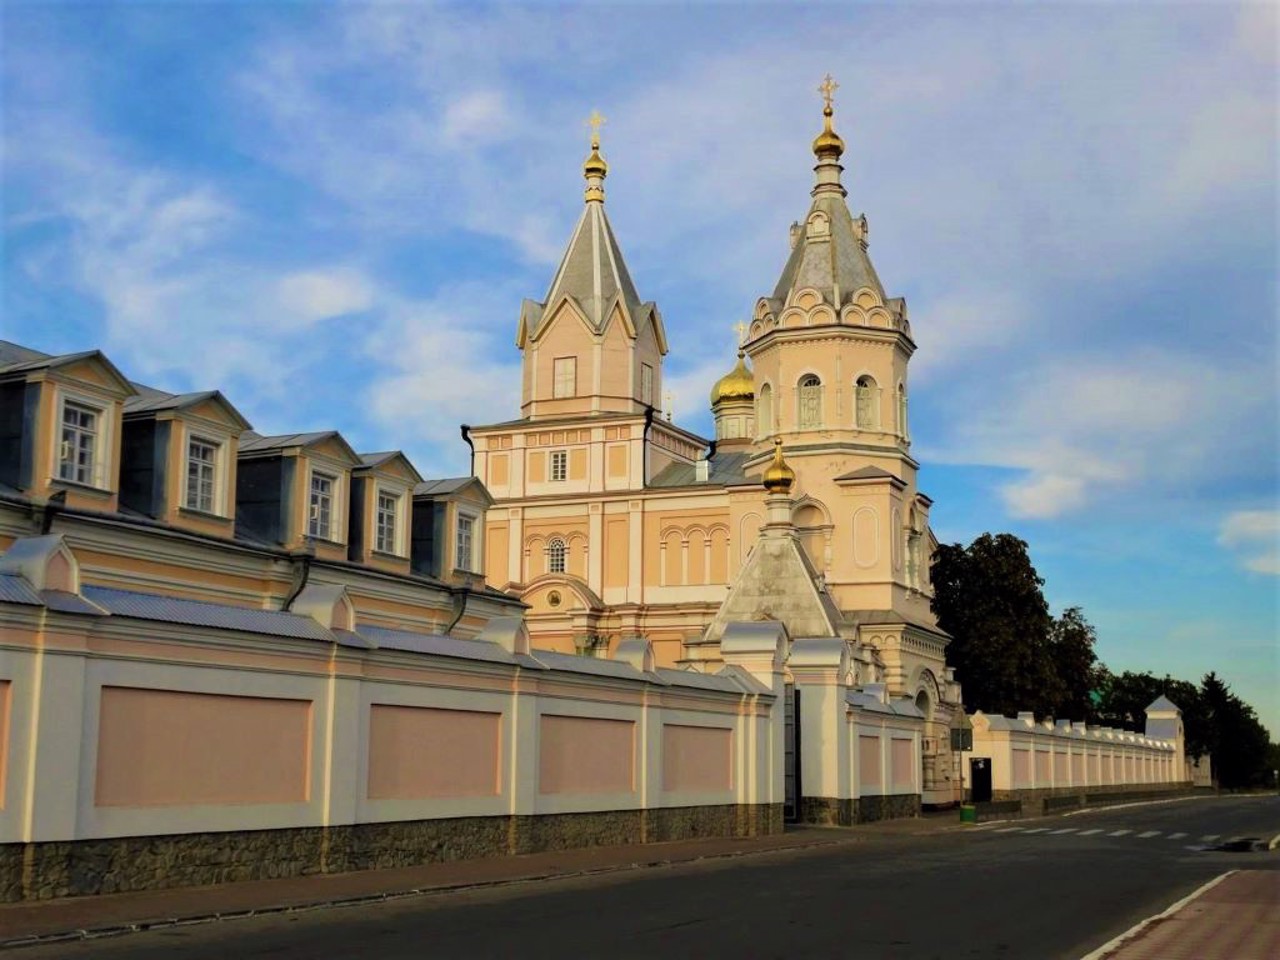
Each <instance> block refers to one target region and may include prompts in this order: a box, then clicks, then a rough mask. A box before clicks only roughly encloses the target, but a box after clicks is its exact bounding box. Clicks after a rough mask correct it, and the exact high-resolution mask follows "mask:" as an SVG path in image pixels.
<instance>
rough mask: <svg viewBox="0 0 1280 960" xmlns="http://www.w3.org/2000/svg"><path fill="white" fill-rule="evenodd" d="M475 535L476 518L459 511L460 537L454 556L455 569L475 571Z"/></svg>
mask: <svg viewBox="0 0 1280 960" xmlns="http://www.w3.org/2000/svg"><path fill="white" fill-rule="evenodd" d="M475 537H476V518H475V517H472V516H468V515H467V514H465V513H459V514H458V537H457V544H456V549H455V550H454V557H453V566H454V569H456V570H467V571H469V572H472V573H474V572H475V569H476V567H475V560H476V554H475Z"/></svg>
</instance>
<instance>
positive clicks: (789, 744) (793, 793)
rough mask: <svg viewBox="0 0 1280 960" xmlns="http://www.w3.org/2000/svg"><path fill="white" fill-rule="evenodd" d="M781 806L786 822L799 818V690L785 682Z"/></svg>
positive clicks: (793, 821)
mask: <svg viewBox="0 0 1280 960" xmlns="http://www.w3.org/2000/svg"><path fill="white" fill-rule="evenodd" d="M782 713H783V717H784V718H785V719H784V723H783V726H784V729H783V734H782V739H783V752H782V755H783V808H782V816H783V819H785V820H786V821H787V822H788V823H795V822H796V821H797V820H799V819H800V691H799V690H797V689H796V688H795V685H794V684H790V683H789V684H787V685H786V688H785V693H784V695H783V704H782Z"/></svg>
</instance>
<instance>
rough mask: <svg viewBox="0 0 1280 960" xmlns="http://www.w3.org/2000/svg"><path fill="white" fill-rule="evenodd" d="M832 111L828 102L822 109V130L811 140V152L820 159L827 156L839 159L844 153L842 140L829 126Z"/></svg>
mask: <svg viewBox="0 0 1280 960" xmlns="http://www.w3.org/2000/svg"><path fill="white" fill-rule="evenodd" d="M834 113H835V111H834V110H832V109H831V104H829V103H828V104H827V105H826V106H825V107H824V108H823V110H822V117H823V120H822V132H821V133H820V134H818V135H817V137H815V138H814V141H813V152H814V153H815V154H817V156H818V159H820V160H822V159H826V158H827V157H831V158H832V159H833V160H839V159H840V155H841V154H843V153H844V141H843V140H841V139H840V134H838V133H836V132H835V130H833V129H832V128H831V116H832V114H834Z"/></svg>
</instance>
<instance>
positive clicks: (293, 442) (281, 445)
mask: <svg viewBox="0 0 1280 960" xmlns="http://www.w3.org/2000/svg"><path fill="white" fill-rule="evenodd" d="M338 435H339V434H338V431H337V430H313V431H312V432H311V433H281V434H276V435H275V436H272V437H264V436H263V435H262V434H260V433H254V432H253V431H252V430H249V431H246V432H245V433H244V434H243V435H242V436H241V437H240V452H241V453H251V452H260V451H266V450H283V449H285V448H286V447H306V446H310V445H311V444H313V443H319V442H320V441H321V440H326V439H328V438H329V437H336V436H338Z"/></svg>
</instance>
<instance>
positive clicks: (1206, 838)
mask: <svg viewBox="0 0 1280 960" xmlns="http://www.w3.org/2000/svg"><path fill="white" fill-rule="evenodd" d="M1219 836H1220V834H1217V833H1206V834H1205V835H1204V836H1203V837H1201V838H1200V842H1201V843H1208V842H1209V841H1210V840H1217V839H1218V837H1219Z"/></svg>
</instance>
